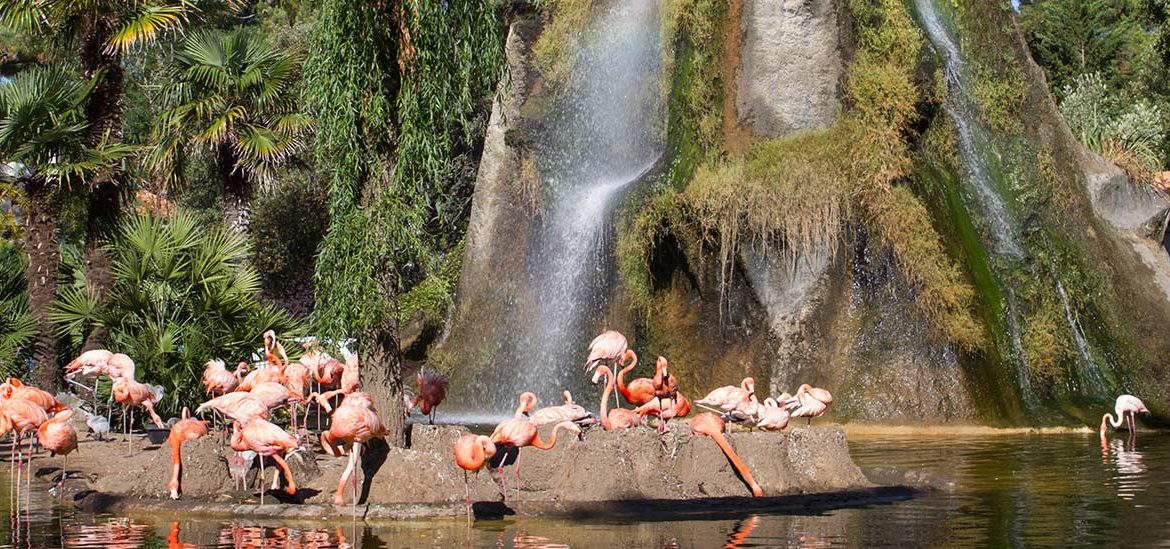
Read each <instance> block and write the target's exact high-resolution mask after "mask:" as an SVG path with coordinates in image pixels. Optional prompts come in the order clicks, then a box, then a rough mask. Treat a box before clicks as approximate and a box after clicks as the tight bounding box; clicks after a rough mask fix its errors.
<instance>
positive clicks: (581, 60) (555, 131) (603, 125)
mask: <svg viewBox="0 0 1170 549" xmlns="http://www.w3.org/2000/svg"><path fill="white" fill-rule="evenodd" d="M601 10H602V11H600V12H598V13H595V14H594V19H593V22H592V23H591V24H590V26H589V29H588V31H587V32H586V35H585V37H584V38H583V39H582V41H581V47H580V50H579V51H578V52H576V63H575V65H574V71H573V73H572V77H571V79H570V82H569V84H568V88H567V89H566V90H564V91H563V95H559V96H558V97H556V99H555V100H554V102H553V105H554V106H553V112H552V113H551V114H550V115H549V116H548V118H547V120H546V121H545V127H544V129H543V130H542V131H541V134H540V140H539V142H538V143H536V144H535V145H534V149H535V157H536V162H537V165H538V167H539V171H540V174H541V176H542V177H543V178H544V180H545V182H546V183H547V187H548V189H549V190H550V195H549V198H548V199H547V200H546V201H545V205H544V206H543V208H542V212H541V217H540V221H539V223H540V226H539V227H538V229H537V232H536V235H535V239H534V242H533V245H532V248H531V250H530V252H529V254H528V262H527V265H526V269H525V271H526V273H527V274H528V276H529V277H530V278H529V279H528V280H527V283H528V287H529V288H531V292H532V300H531V303H532V305H531V307H525V308H524V310H523V311H522V314H521V315H517V318H516V319H515V324H513V325H510V326H503V327H500V328H501V331H502V332H503V333H504V336H503V337H502V340H501V341H502V343H501V348H500V349H499V350H498V351H497V352H496V353H495V355H494V356H493V357H492V359H491V362H490V364H489V365H488V367H487V371H485V372H482V373H481V375H478V376H477V387H476V388H475V390H474V391H471V392H470V394H467V395H461V396H462V397H463V398H461V401H462V402H460V403H459V404H458V406H459V407H460V408H462V409H463V411H465V412H466V411H470V410H474V411H475V413H476V415H474V416H473V415H468V414H467V413H462V414H459V420H460V421H464V422H480V421H489V420H491V419H492V418H498V417H500V416H501V415H503V414H510V413H511V411H512V410H513V409H514V408H515V407H516V401H517V396H518V395H519V393H521V392H523V391H533V392H535V393H536V394H537V396H538V397H539V398H540V399H541V402H542V405H545V404H559V403H560V402H559V401H560V395H561V391H562V390H564V389H570V390H573V391H574V393H575V394H578V395H579V397H580V398H581V399H582V400H584V397H586V396H587V395H591V394H593V392H592V391H591V389H593V387H592V385H591V384H590V383H589V380H588V379H587V378H586V376H585V374H584V373H583V372H582V368H581V365H582V364H583V363H584V358H585V349H586V347H587V345H588V343H589V341H590V340H591V339H592V337H593V336H594V335H596V334H594V333H592V331H593V330H596V329H599V328H600V327H602V326H603V325H604V322H605V319H604V314H605V311H606V309H607V307H608V300H609V296H610V294H611V292H612V288H613V286H614V284H615V280H614V273H615V261H614V258H613V250H612V249H611V248H612V245H611V243H612V241H613V238H614V232H613V228H612V227H613V223H612V217H613V210H614V207H615V205H616V203H617V201H618V199H619V198H620V197H621V196H622V195H623V192H624V191H625V190H627V189H628V188H629V187H630V185H631V184H632V183H635V182H637V181H639V180H640V179H642V178H643V177H644V176H645V175H646V174H647V172H649V170H650V169H651V168H652V167H653V166H654V164H655V163H656V162H657V160H658V159H659V157H660V156H661V155H662V150H663V147H664V145H663V140H662V136H661V134H662V128H663V123H664V122H663V120H664V119H665V117H664V110H663V109H664V107H663V105H662V94H661V88H660V77H661V72H662V66H661V63H662V61H661V58H662V55H661V53H662V52H661V44H660V36H659V27H660V25H659V21H658V16H659V13H658V10H659V8H658V3H657V2H653V1H647V0H622V1H618V2H613V3H609V4H607V5H606V6H605V7H603V8H601Z"/></svg>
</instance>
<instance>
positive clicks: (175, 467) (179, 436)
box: [167, 406, 207, 499]
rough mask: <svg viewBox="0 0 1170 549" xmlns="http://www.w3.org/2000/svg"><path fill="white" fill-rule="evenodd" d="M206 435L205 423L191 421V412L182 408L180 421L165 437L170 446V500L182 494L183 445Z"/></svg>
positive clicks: (198, 420)
mask: <svg viewBox="0 0 1170 549" xmlns="http://www.w3.org/2000/svg"><path fill="white" fill-rule="evenodd" d="M206 434H207V422H206V421H203V420H201V419H191V411H190V410H188V409H187V407H186V406H184V407H183V414H182V419H180V420H179V422H178V423H176V424H174V425H173V426H172V427H171V434H170V435H169V436H167V442H168V443H169V444H170V445H171V482H170V483H169V484H167V488H168V489H169V490H170V491H171V499H179V494H181V493H182V492H183V487H182V479H183V443H184V442H187V441H188V440H195V439H197V438H200V437H202V436H203V435H206Z"/></svg>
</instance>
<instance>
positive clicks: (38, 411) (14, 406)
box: [0, 398, 49, 502]
mask: <svg viewBox="0 0 1170 549" xmlns="http://www.w3.org/2000/svg"><path fill="white" fill-rule="evenodd" d="M0 417H2V418H3V419H0V434H2V433H7V432H8V431H12V432H13V434H12V455H13V456H16V460H17V462H16V463H17V467H18V469H17V472H16V499H17V501H18V502H19V501H20V474H21V470H22V469H23V467H24V455H23V448H22V447H21V446H22V445H21V440H22V439H24V436H25V435H26V434H28V433H29V432H30V431H35V430H36V429H37V428H38V427H40V426H41V425H42V424H43V423H45V422H46V421H48V419H49V417H48V415H46V414H45V409H44V408H42V407H40V406H37V405H36V404H34V403H32V402H29V401H27V400H24V399H19V398H13V399H8V400H4V401H2V402H0ZM18 448H20V450H18ZM32 458H33V456H32V447H31V445H30V447H29V452H28V467H29V478H28V479H27V480H26V481H27V483H28V484H29V486H31V485H32ZM8 473H9V475H11V474H12V464H11V462H10V463H9V466H8Z"/></svg>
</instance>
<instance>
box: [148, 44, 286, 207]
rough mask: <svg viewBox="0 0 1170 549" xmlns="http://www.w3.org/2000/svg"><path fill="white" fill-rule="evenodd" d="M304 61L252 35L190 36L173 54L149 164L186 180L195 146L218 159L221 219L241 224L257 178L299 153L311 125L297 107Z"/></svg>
mask: <svg viewBox="0 0 1170 549" xmlns="http://www.w3.org/2000/svg"><path fill="white" fill-rule="evenodd" d="M299 71H300V61H299V59H298V58H297V57H296V56H294V55H291V54H288V53H286V52H283V51H280V50H278V49H276V48H273V47H272V46H271V45H269V44H268V43H267V42H265V41H264V40H263V39H261V38H260V37H258V36H257V35H255V34H253V33H251V32H249V31H247V30H243V29H240V30H236V31H232V32H227V33H225V32H220V31H208V32H200V33H196V34H193V35H191V36H190V37H188V38H187V40H185V41H184V43H183V45H182V46H181V47H180V48H179V50H178V51H177V52H176V53H175V61H174V65H173V66H172V67H171V70H170V78H169V80H170V81H169V82H168V84H167V85H166V86H165V87H164V88H163V93H162V97H163V100H164V101H165V103H166V105H167V106H168V107H169V108H168V110H167V111H165V112H164V113H162V115H160V116H159V119H158V125H157V126H156V128H155V143H156V145H155V147H154V150H153V151H152V152H151V153H150V154H149V155H148V156H147V159H146V163H147V165H148V166H149V167H151V168H152V169H153V170H155V171H156V172H158V173H159V174H160V175H162V176H164V177H166V178H167V179H168V180H175V179H177V178H178V177H179V176H180V175H181V168H182V163H183V160H184V154H185V153H186V151H187V149H188V148H190V147H192V146H194V147H195V148H196V149H197V150H199V151H200V152H202V153H204V154H208V155H210V156H211V157H212V159H213V160H214V162H215V164H216V166H217V168H218V170H219V176H220V180H221V183H222V185H223V191H224V219H225V221H226V222H227V223H228V225H229V226H233V227H244V226H246V224H247V211H248V206H249V203H250V200H251V196H252V183H253V181H252V180H255V181H256V182H260V183H265V182H268V181H270V180H271V178H272V177H273V174H274V170H275V168H276V167H277V166H278V165H280V164H281V163H283V162H285V161H287V160H288V159H289V158H290V157H291V156H292V155H293V154H294V153H296V152H297V151H298V150H300V149H301V148H302V147H303V145H304V142H303V141H302V137H303V136H304V133H305V131H306V130H307V129H308V126H309V120H308V118H307V117H306V116H304V115H302V114H301V113H299V112H297V110H296V106H297V105H296V101H295V98H296V93H295V89H294V87H295V85H296V83H297V79H298V76H299Z"/></svg>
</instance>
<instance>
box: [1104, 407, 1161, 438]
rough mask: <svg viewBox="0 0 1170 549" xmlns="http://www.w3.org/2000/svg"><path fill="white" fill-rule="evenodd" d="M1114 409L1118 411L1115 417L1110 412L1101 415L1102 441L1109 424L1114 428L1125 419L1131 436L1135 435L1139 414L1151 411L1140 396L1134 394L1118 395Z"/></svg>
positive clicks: (1119, 425)
mask: <svg viewBox="0 0 1170 549" xmlns="http://www.w3.org/2000/svg"><path fill="white" fill-rule="evenodd" d="M1113 411H1114V412H1116V413H1117V416H1116V417H1114V416H1113V415H1111V414H1110V413H1109V412H1105V415H1103V416H1101V441H1102V443H1104V441H1105V432H1106V431H1107V430H1108V426H1109V425H1112V426H1113V428H1114V429H1116V428H1118V427H1121V423H1122V422H1123V421H1127V422H1128V423H1127V427H1128V429H1129V433H1130V436H1131V437H1133V436H1134V435H1135V433H1137V419H1136V417H1135V416H1136V415H1137V414H1148V413H1150V411H1149V410H1148V409H1146V405H1145V404H1144V403H1143V402H1142V401H1141V399H1140V398H1138V397H1135V396H1133V395H1121V396H1119V397H1117V402H1116V403H1114V405H1113Z"/></svg>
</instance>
